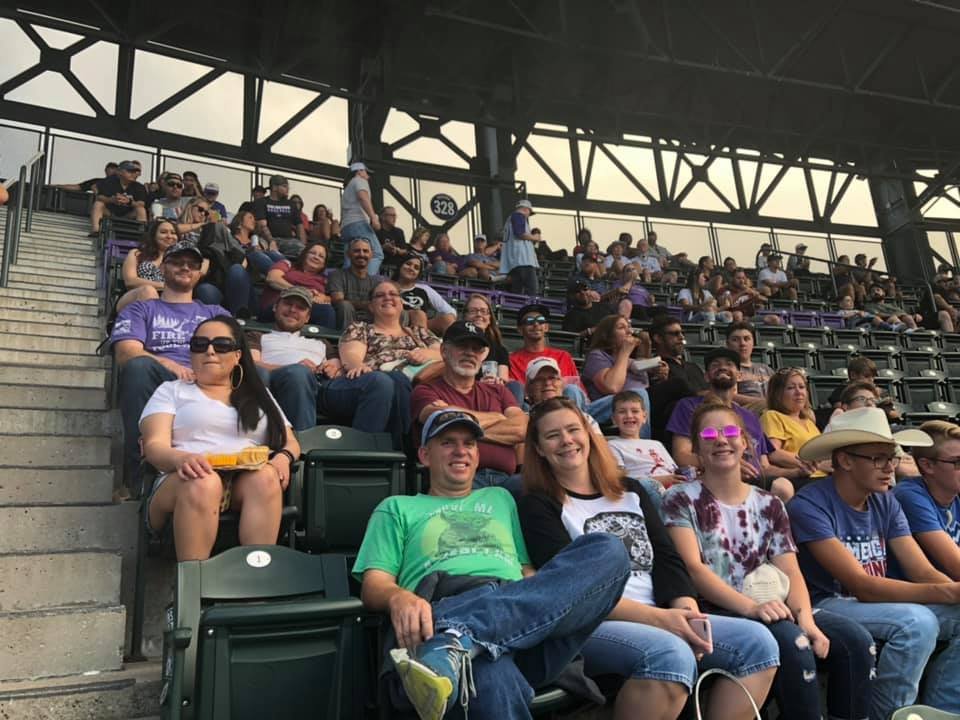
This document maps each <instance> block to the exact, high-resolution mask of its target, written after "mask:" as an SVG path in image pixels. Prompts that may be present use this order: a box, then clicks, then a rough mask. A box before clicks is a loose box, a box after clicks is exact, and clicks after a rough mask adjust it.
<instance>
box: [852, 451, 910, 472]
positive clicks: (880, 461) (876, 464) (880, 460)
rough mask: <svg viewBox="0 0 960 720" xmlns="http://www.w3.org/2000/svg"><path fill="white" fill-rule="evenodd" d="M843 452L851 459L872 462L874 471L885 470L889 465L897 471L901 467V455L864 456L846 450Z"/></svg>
mask: <svg viewBox="0 0 960 720" xmlns="http://www.w3.org/2000/svg"><path fill="white" fill-rule="evenodd" d="M843 452H845V453H846V454H847V455H850V456H851V457H855V458H860V459H861V460H869V461H871V462H872V463H873V469H874V470H883V469H884V468H885V467H886V466H887V465H889V466H890V467H892V468H894V469H896V468H897V467H898V466H899V465H900V456H899V455H862V454H861V453H855V452H851V451H850V450H844V451H843Z"/></svg>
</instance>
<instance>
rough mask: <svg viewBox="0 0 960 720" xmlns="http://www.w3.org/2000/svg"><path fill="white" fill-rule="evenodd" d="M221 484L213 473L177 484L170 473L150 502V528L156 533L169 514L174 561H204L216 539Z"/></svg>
mask: <svg viewBox="0 0 960 720" xmlns="http://www.w3.org/2000/svg"><path fill="white" fill-rule="evenodd" d="M222 496H223V482H222V481H221V480H220V476H219V475H217V473H210V474H209V475H203V476H202V477H199V478H196V479H195V480H181V479H180V477H179V476H178V475H177V474H176V473H171V474H170V475H169V476H168V477H167V479H166V480H164V482H163V484H162V485H161V486H160V489H159V490H157V493H156V495H154V496H153V500H151V502H150V508H149V516H150V527H152V528H155V529H160V528H162V527H163V525H164V523H165V522H166V521H167V517H168V516H169V515H170V514H171V513H173V537H174V540H175V542H176V545H177V560H181V561H182V560H206V559H207V558H208V557H210V550H212V549H213V543H214V541H215V540H216V539H217V525H218V524H219V522H220V498H221V497H222Z"/></svg>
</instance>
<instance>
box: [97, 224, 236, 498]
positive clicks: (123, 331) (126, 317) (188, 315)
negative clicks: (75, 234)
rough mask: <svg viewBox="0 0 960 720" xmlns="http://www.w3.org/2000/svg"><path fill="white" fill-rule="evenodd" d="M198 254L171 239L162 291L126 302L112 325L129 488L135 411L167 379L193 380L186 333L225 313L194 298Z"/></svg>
mask: <svg viewBox="0 0 960 720" xmlns="http://www.w3.org/2000/svg"><path fill="white" fill-rule="evenodd" d="M202 264H203V256H202V255H201V254H200V251H199V250H197V247H196V246H195V245H193V244H192V243H189V242H185V241H181V242H178V243H174V244H173V245H171V246H170V247H169V248H167V250H166V252H164V254H163V263H162V264H161V270H162V271H163V285H164V287H163V295H162V299H160V300H138V301H136V302H132V303H130V304H129V305H127V306H126V307H125V308H123V310H121V311H120V314H119V315H117V319H116V321H115V322H114V324H113V332H112V334H111V335H110V344H111V346H112V347H113V355H114V360H115V361H116V363H117V367H119V368H120V386H119V393H118V395H119V398H120V415H121V416H122V417H123V438H124V463H125V473H126V475H125V477H126V482H127V484H128V487H131V488H133V487H134V482H135V479H136V478H137V476H138V475H139V473H138V469H139V465H140V447H139V441H140V413H142V412H143V408H144V407H145V406H146V404H147V401H148V400H149V399H150V396H151V395H153V391H154V390H156V389H157V388H158V387H159V386H160V384H161V383H164V382H167V381H168V380H193V379H194V378H193V370H191V369H190V338H191V337H192V336H193V331H194V330H195V329H196V328H197V325H199V324H200V323H202V322H203V321H204V320H209V319H210V318H213V317H216V316H217V315H229V314H230V313H229V311H227V310H226V309H225V308H222V307H220V306H219V305H205V304H203V303H200V302H196V301H194V299H193V289H194V287H196V285H197V283H198V282H199V281H200V267H201V265H202Z"/></svg>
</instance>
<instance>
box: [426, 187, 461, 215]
mask: <svg viewBox="0 0 960 720" xmlns="http://www.w3.org/2000/svg"><path fill="white" fill-rule="evenodd" d="M430 212H432V213H433V214H434V215H435V216H436V217H438V218H440V219H441V220H452V219H453V218H454V217H455V216H456V214H457V201H456V200H454V199H453V198H452V197H450V196H449V195H447V194H446V193H437V194H436V195H434V196H433V197H432V198H430Z"/></svg>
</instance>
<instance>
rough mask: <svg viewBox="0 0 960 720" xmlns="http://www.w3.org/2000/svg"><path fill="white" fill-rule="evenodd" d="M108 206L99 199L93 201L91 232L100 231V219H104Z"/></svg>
mask: <svg viewBox="0 0 960 720" xmlns="http://www.w3.org/2000/svg"><path fill="white" fill-rule="evenodd" d="M106 207H107V206H106V205H104V204H103V203H102V202H100V201H99V200H97V201H96V202H95V203H93V207H92V208H91V209H90V232H92V233H98V232H100V221H101V220H102V219H103V216H104V210H106Z"/></svg>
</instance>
